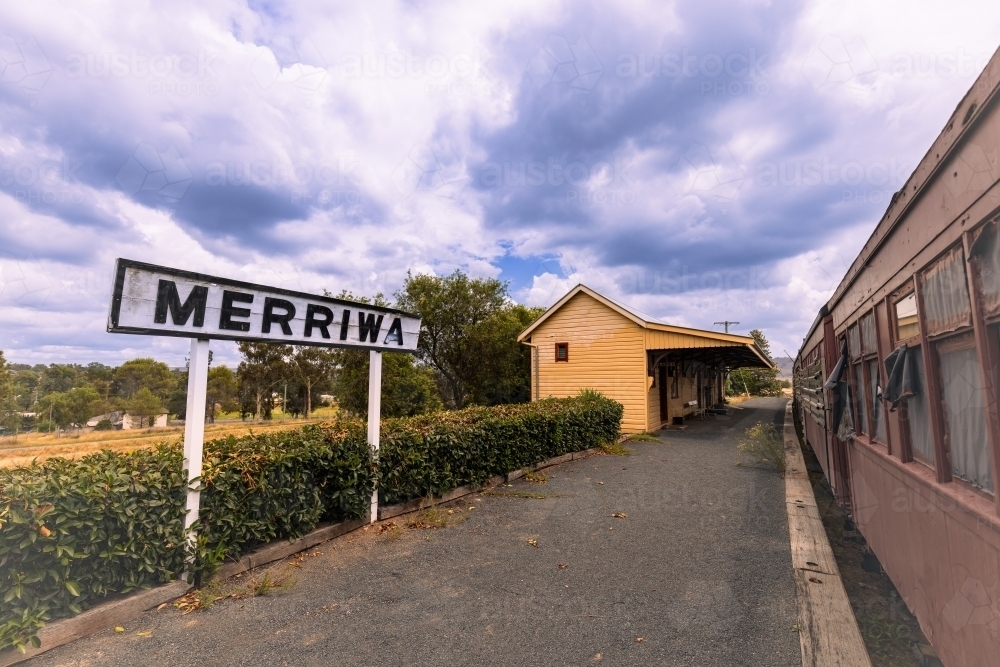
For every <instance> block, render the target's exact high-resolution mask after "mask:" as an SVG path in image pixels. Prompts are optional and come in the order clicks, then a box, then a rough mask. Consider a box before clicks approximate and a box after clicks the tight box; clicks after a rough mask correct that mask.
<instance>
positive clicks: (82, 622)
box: [0, 447, 601, 667]
mask: <svg viewBox="0 0 1000 667" xmlns="http://www.w3.org/2000/svg"><path fill="white" fill-rule="evenodd" d="M600 451H601V450H600V448H599V447H594V448H591V449H585V450H583V451H580V452H572V453H570V454H563V455H562V456H556V457H554V458H551V459H547V460H545V461H542V462H541V463H539V464H537V465H535V466H533V467H532V468H530V470H541V469H543V468H548V467H551V466H554V465H558V464H560V463H566V462H568V461H572V460H575V459H582V458H586V457H588V456H593V455H594V454H596V453H598V452H600ZM524 473H525V470H516V471H514V472H512V473H509V474H507V475H497V476H495V477H492V478H490V480H489V481H488V482H487V483H486V484H485V485H483V486H472V485H466V486H461V487H458V488H456V489H452V490H451V491H449V492H448V493H445V494H444V495H443V496H441V497H439V498H417V499H415V500H411V501H408V502H405V503H400V504H398V505H390V506H386V507H379V512H378V518H379V520H380V521H381V520H384V519H390V518H392V517H396V516H399V515H401V514H408V513H410V512H416V511H419V510H421V509H424V508H427V507H432V506H434V505H439V504H441V503H447V502H450V501H452V500H456V499H458V498H461V497H463V496H467V495H470V494H472V493H478V492H480V491H484V490H486V489H489V488H492V487H495V486H497V485H499V484H502V483H504V481H507V482H509V481H511V480H513V479H517V478H518V477H521V476H522V475H524ZM368 524H369V521H368V519H352V520H350V521H342V522H340V523H337V524H333V525H330V526H323V527H321V528H317V529H316V530H313V531H311V532H309V533H307V534H306V535H303V536H302V537H300V538H298V539H296V540H279V541H275V542H271V543H269V544H266V545H264V546H262V547H260V548H259V549H256V550H254V551H252V552H251V553H249V554H247V555H245V556H243V557H242V558H240V559H239V560H238V561H235V562H232V563H226V564H225V565H222V566H221V567H219V569H218V570H216V572H215V574H213V575H212V577H211V578H210V579H209V581H216V580H221V579H228V578H229V577H232V576H235V575H237V574H240V573H243V572H247V571H249V570H252V569H254V568H257V567H260V566H262V565H267V564H268V563H273V562H275V561H279V560H281V559H283V558H287V557H288V556H291V555H294V554H297V553H299V552H300V551H305V550H306V549H311V548H312V547H314V546H317V545H319V544H322V543H323V542H327V541H329V540H332V539H334V538H337V537H340V536H342V535H345V534H347V533H350V532H353V531H355V530H358V529H359V528H363V527H364V526H367V525H368ZM191 589H192V586H191V585H190V584H188V583H187V582H184V581H175V582H172V583H169V584H164V585H162V586H157V587H156V588H151V589H148V590H142V591H137V592H135V593H132V594H130V595H127V596H124V597H121V598H119V599H115V600H111V601H109V602H104V603H101V604H99V605H97V606H96V607H94V608H93V609H88V610H87V611H85V612H83V613H82V614H78V615H76V616H74V617H72V618H64V619H59V620H57V621H53V622H52V623H48V624H46V625H45V627H43V628H41V629H40V630H39V631H38V638H39V640H40V641H41V644H42V645H41V646H40V647H38V648H32V649H28V650H27V651H26V652H25V653H21V652H20V651H18V650H17V649H5V650H3V651H0V667H8V666H9V665H14V664H17V663H19V662H23V661H25V660H29V659H31V658H33V657H35V656H37V655H40V654H42V653H45V652H46V651H49V650H51V649H54V648H56V647H57V646H62V645H64V644H68V643H69V642H71V641H74V640H76V639H82V638H83V637H87V636H89V635H92V634H96V633H98V632H101V631H102V630H107V629H108V628H112V627H115V626H117V625H124V624H125V623H127V622H129V621H131V620H133V619H135V618H136V617H138V616H139V615H141V614H142V613H143V612H145V611H148V610H150V609H153V608H155V607H158V606H160V605H161V604H163V603H165V602H171V601H173V600H176V599H177V598H179V597H181V596H183V595H184V594H186V593H187V592H188V591H190V590H191Z"/></svg>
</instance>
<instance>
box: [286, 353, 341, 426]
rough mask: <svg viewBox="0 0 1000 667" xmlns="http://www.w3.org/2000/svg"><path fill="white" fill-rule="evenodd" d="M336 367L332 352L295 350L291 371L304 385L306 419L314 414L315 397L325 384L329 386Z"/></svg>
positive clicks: (290, 361) (334, 355)
mask: <svg viewBox="0 0 1000 667" xmlns="http://www.w3.org/2000/svg"><path fill="white" fill-rule="evenodd" d="M335 367H336V354H335V353H334V352H332V351H331V350H326V349H323V348H319V347H307V346H299V347H296V348H295V352H294V354H292V357H291V359H290V360H289V370H290V371H291V373H290V374H291V375H293V376H294V377H295V378H296V379H298V381H299V382H300V383H301V384H302V394H303V398H304V399H305V400H304V408H305V409H304V411H303V412H304V413H305V416H306V419H308V418H309V416H310V415H311V414H312V406H313V396H314V395H315V394H316V392H317V390H318V389H320V388H321V387H322V386H323V385H324V384H329V382H330V379H331V377H332V375H333V371H334V369H335ZM284 409H285V407H284V406H282V410H284Z"/></svg>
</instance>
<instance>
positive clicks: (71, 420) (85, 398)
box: [38, 387, 105, 428]
mask: <svg viewBox="0 0 1000 667" xmlns="http://www.w3.org/2000/svg"><path fill="white" fill-rule="evenodd" d="M104 407H105V406H104V399H102V398H101V395H100V394H98V393H97V390H95V389H94V388H93V387H74V388H72V389H70V390H69V391H56V392H52V393H51V394H46V395H45V396H43V397H42V399H41V400H40V401H39V402H38V416H39V417H40V418H42V419H44V420H46V421H51V422H52V423H54V424H56V425H57V426H59V427H60V428H69V427H70V426H79V427H82V426H84V425H85V424H86V423H87V420H89V419H90V418H91V417H94V416H96V415H98V414H101V413H102V412H103V408H104Z"/></svg>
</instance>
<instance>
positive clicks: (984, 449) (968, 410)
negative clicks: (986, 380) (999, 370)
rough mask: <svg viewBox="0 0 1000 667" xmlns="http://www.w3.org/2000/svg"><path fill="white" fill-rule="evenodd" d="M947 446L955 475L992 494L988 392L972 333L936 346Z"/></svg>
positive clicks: (952, 338)
mask: <svg viewBox="0 0 1000 667" xmlns="http://www.w3.org/2000/svg"><path fill="white" fill-rule="evenodd" d="M937 352H938V356H939V358H940V364H939V368H940V371H941V397H942V400H943V403H944V415H945V421H946V433H947V435H946V442H947V444H948V448H949V451H950V452H951V465H952V474H953V475H954V476H955V477H958V478H960V479H964V480H965V481H967V482H969V483H970V484H972V485H974V486H977V487H979V488H981V489H985V490H986V491H991V492H992V491H993V461H992V458H991V455H990V445H989V438H988V437H987V434H986V391H985V389H984V387H983V375H982V372H981V370H980V367H979V355H978V354H977V353H976V345H975V340H974V339H973V336H972V334H971V333H968V334H964V335H962V336H955V337H950V338H948V339H947V340H945V341H942V342H941V343H938V344H937Z"/></svg>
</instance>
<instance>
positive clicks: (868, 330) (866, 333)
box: [861, 313, 876, 354]
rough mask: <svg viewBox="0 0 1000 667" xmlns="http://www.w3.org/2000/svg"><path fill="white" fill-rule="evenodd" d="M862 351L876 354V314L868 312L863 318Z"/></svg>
mask: <svg viewBox="0 0 1000 667" xmlns="http://www.w3.org/2000/svg"><path fill="white" fill-rule="evenodd" d="M861 352H862V354H875V352H876V349H875V315H874V314H872V313H868V314H867V315H865V316H864V317H862V318H861Z"/></svg>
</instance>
